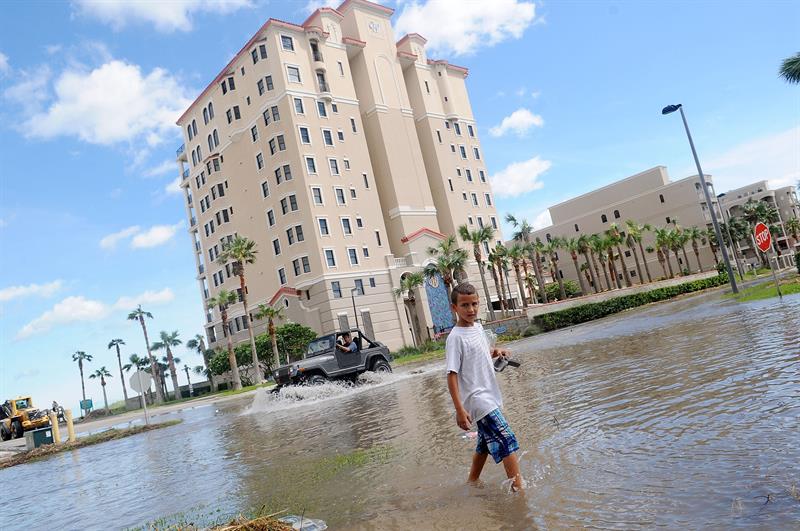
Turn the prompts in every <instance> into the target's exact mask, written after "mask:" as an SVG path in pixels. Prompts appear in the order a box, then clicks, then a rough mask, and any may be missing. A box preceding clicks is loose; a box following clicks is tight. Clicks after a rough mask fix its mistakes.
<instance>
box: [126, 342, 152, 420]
mask: <svg viewBox="0 0 800 531" xmlns="http://www.w3.org/2000/svg"><path fill="white" fill-rule="evenodd" d="M128 361H129V363H126V364H125V365H123V366H122V370H124V371H125V372H126V373H127V372H129V371H130V370H131V369H134V368H135V369H136V370H137V371H149V370H150V368H149V367H148V365H150V361H149V360H147V359H146V358H140V357H139V355H138V354H131V355H130V356H128ZM139 399H140V401H141V402H142V407H144V400H145V398H144V391H143V392H142V393H141V394H140V395H139Z"/></svg>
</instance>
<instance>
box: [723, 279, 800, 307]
mask: <svg viewBox="0 0 800 531" xmlns="http://www.w3.org/2000/svg"><path fill="white" fill-rule="evenodd" d="M778 282H779V283H780V286H781V293H782V294H783V295H791V294H793V293H800V275H795V277H794V278H791V279H788V280H780V279H779V280H778ZM777 296H778V291H777V290H776V289H775V283H774V282H773V281H772V280H771V279H770V280H769V281H768V282H762V283H760V284H757V285H755V286H750V287H749V288H746V289H743V290H742V291H740V292H739V294H738V295H734V294H732V293H729V294H727V295H726V297H728V298H729V299H735V300H737V301H740V302H749V301H758V300H762V299H769V298H772V297H777Z"/></svg>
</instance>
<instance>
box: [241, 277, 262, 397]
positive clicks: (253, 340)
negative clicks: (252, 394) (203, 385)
mask: <svg viewBox="0 0 800 531" xmlns="http://www.w3.org/2000/svg"><path fill="white" fill-rule="evenodd" d="M239 287H240V288H241V290H242V306H244V319H245V322H246V323H247V335H248V336H250V350H251V351H252V353H253V368H254V369H255V370H256V385H261V384H262V383H263V381H264V379H263V377H262V376H261V366H260V365H259V364H258V351H257V350H256V337H255V335H253V323H251V322H250V313H249V312H248V310H247V293H246V292H245V282H244V264H243V263H240V264H239Z"/></svg>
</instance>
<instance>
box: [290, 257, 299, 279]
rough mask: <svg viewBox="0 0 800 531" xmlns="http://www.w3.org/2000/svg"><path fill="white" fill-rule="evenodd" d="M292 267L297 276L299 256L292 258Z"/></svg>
mask: <svg viewBox="0 0 800 531" xmlns="http://www.w3.org/2000/svg"><path fill="white" fill-rule="evenodd" d="M292 268H293V269H294V276H296V277H299V276H300V273H301V271H300V259H299V258H295V259H294V260H292Z"/></svg>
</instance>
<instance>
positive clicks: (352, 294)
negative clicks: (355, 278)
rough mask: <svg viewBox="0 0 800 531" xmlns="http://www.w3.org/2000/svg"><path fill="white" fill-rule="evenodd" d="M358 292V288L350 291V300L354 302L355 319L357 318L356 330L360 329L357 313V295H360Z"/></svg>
mask: <svg viewBox="0 0 800 531" xmlns="http://www.w3.org/2000/svg"><path fill="white" fill-rule="evenodd" d="M358 291H359V290H358V288H353V289H351V290H350V299H352V301H353V317H355V318H356V328H358V313H357V312H356V293H358Z"/></svg>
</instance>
